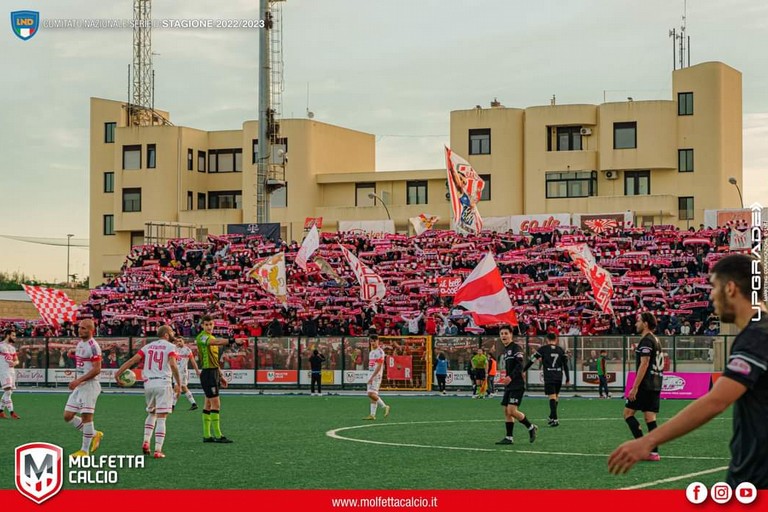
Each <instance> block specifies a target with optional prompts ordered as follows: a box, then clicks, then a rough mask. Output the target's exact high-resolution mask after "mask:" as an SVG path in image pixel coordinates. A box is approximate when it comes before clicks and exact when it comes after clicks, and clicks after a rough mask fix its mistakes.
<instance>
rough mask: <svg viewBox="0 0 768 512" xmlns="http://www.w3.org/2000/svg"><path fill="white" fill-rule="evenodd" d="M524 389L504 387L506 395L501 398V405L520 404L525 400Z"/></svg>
mask: <svg viewBox="0 0 768 512" xmlns="http://www.w3.org/2000/svg"><path fill="white" fill-rule="evenodd" d="M523 394H525V390H524V389H507V388H504V396H503V397H502V399H501V405H503V406H504V407H506V406H508V405H517V406H519V405H520V404H521V403H522V402H523Z"/></svg>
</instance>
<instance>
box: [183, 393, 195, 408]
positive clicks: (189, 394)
mask: <svg viewBox="0 0 768 512" xmlns="http://www.w3.org/2000/svg"><path fill="white" fill-rule="evenodd" d="M184 396H186V397H187V400H189V403H190V404H192V405H194V404H195V396H194V395H193V394H192V392H191V391H190V390H187V392H186V393H185V394H184Z"/></svg>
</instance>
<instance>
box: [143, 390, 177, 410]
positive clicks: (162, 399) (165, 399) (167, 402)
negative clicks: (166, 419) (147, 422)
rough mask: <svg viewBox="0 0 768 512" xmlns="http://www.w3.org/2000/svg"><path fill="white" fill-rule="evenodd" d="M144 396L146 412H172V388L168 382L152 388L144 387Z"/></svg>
mask: <svg viewBox="0 0 768 512" xmlns="http://www.w3.org/2000/svg"><path fill="white" fill-rule="evenodd" d="M144 398H145V400H146V402H147V412H151V413H155V414H170V413H171V412H173V388H172V387H171V386H170V384H168V385H165V386H157V387H152V388H147V387H145V388H144Z"/></svg>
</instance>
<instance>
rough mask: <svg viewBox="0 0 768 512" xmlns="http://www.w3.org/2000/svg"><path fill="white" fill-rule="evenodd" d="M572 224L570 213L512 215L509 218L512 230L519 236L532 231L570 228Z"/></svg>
mask: <svg viewBox="0 0 768 512" xmlns="http://www.w3.org/2000/svg"><path fill="white" fill-rule="evenodd" d="M570 223H571V214H570V213H553V214H549V213H542V214H536V215H512V216H511V217H510V218H509V224H510V228H511V229H512V230H513V231H514V232H515V233H517V234H520V233H528V232H530V231H531V230H536V229H542V228H543V229H546V228H553V229H554V228H556V227H558V226H568V225H570Z"/></svg>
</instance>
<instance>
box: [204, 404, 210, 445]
mask: <svg viewBox="0 0 768 512" xmlns="http://www.w3.org/2000/svg"><path fill="white" fill-rule="evenodd" d="M203 437H204V438H206V439H207V438H209V437H211V411H206V410H203Z"/></svg>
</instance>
